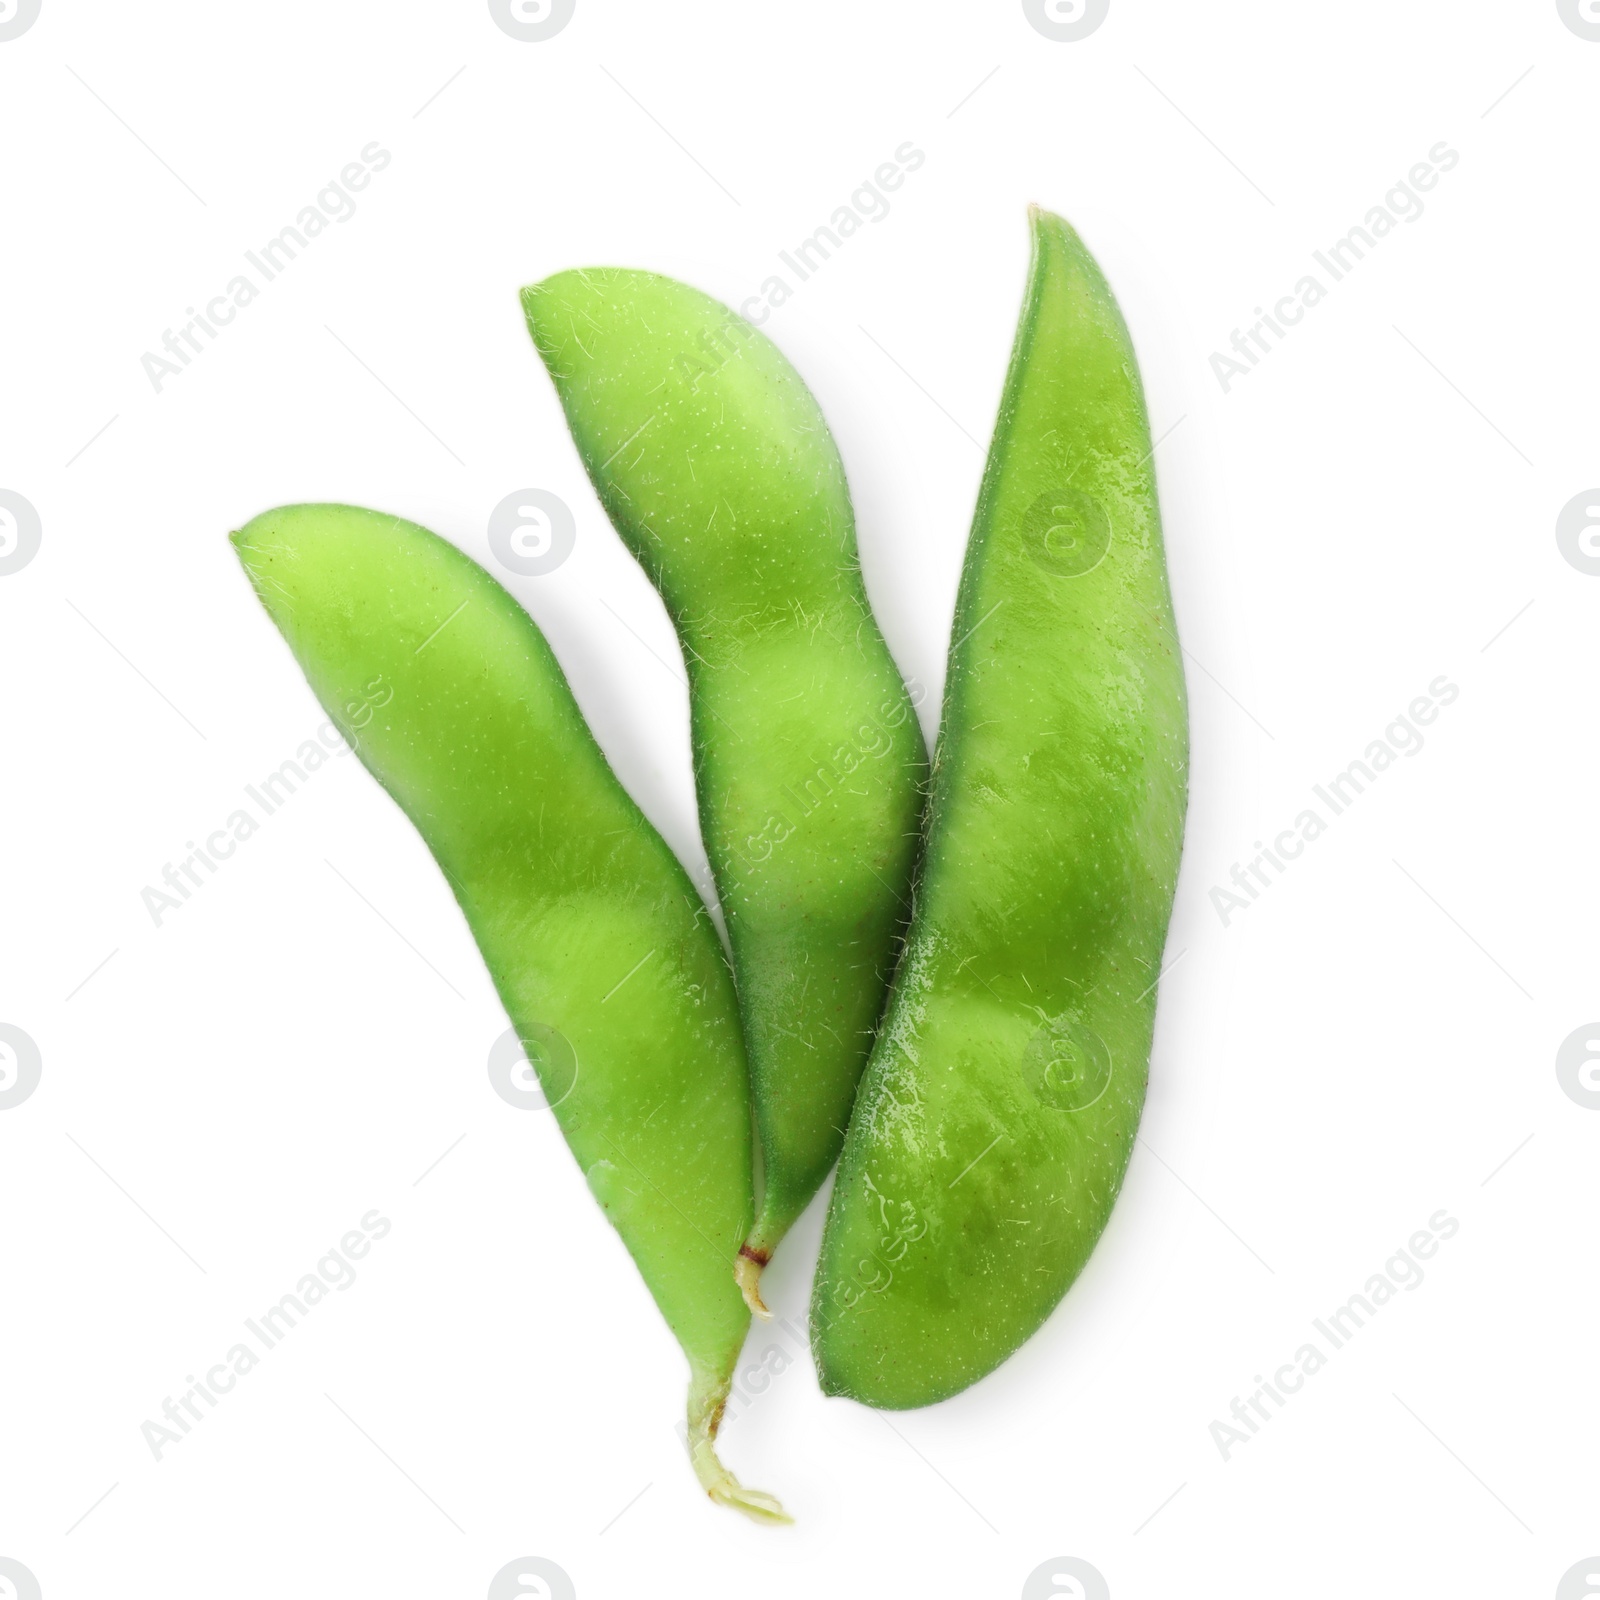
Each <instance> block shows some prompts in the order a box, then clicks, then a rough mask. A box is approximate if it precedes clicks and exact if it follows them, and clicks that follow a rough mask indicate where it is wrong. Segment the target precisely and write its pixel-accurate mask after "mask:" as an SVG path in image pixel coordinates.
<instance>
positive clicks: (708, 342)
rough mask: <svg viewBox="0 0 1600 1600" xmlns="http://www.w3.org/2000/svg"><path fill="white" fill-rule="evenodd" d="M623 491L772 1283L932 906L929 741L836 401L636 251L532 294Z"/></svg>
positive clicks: (573, 413)
mask: <svg viewBox="0 0 1600 1600" xmlns="http://www.w3.org/2000/svg"><path fill="white" fill-rule="evenodd" d="M522 300H523V307H524V309H525V311H526V313H527V318H528V327H529V329H530V331H531V333H532V335H533V339H534V343H535V344H536V346H537V347H538V350H539V354H540V355H541V357H543V359H544V362H545V365H546V366H547V367H548V368H549V371H550V375H551V377H552V378H553V379H554V380H555V386H556V391H557V393H558V395H559V396H560V399H561V404H562V406H563V407H564V408H565V411H566V416H567V422H568V424H569V426H570V427H571V429H572V435H573V438H574V440H575V441H576V443H577V446H578V451H579V454H580V455H581V456H582V458H583V462H584V465H585V467H586V468H587V469H588V472H589V476H590V478H591V480H592V481H593V483H594V486H595V488H596V490H597V491H598V493H599V496H600V499H601V501H602V503H603V504H604V506H605V508H606V511H607V512H608V513H609V515H610V517H611V520H612V522H613V523H614V524H615V525H616V528H617V530H618V532H619V533H620V534H621V536H622V538H623V540H624V542H625V543H626V544H627V546H628V548H629V549H630V550H631V551H632V552H633V554H634V556H635V557H636V558H637V559H638V561H639V562H640V564H641V565H642V566H643V567H644V570H645V572H646V573H647V574H648V575H649V577H650V580H651V581H652V582H653V583H654V584H655V586H656V588H657V589H658V590H659V591H660V592H661V597H662V599H663V600H664V601H665V603H666V607H667V611H668V612H669V614H670V615H671V617H672V620H673V623H674V625H675V626H676V627H677V630H678V635H679V638H680V640H681V641H682V644H683V652H684V658H685V661H686V663H687V666H688V675H689V694H690V712H691V717H692V738H693V744H694V765H695V779H696V783H697V786H698V790H699V796H700V819H701V826H702V830H703V832H704V836H705V843H706V853H707V855H708V856H709V858H710V861H711V867H712V871H713V873H714V874H715V877H716V882H717V892H718V894H719V896H720V898H721V902H722V909H723V913H724V915H725V917H726V919H727V925H728V938H729V943H730V945H731V947H732V950H733V965H734V973H735V977H736V979H737V982H738V987H739V1001H740V1007H741V1012H742V1015H743V1019H744V1028H745V1038H746V1042H747V1046H748V1051H749V1058H750V1070H751V1081H752V1086H753V1090H754V1098H755V1108H756V1121H757V1126H758V1128H759V1131H760V1135H761V1150H762V1156H763V1161H764V1184H763V1190H762V1201H761V1208H760V1214H759V1216H758V1218H757V1221H756V1225H755V1228H754V1229H753V1231H752V1232H751V1234H750V1237H749V1238H748V1239H747V1240H746V1241H745V1243H744V1246H743V1249H742V1251H741V1255H740V1286H741V1288H743V1289H744V1291H745V1294H746V1298H747V1299H748V1300H749V1301H750V1304H751V1306H752V1308H753V1309H755V1310H756V1311H758V1312H761V1313H762V1314H765V1310H766V1308H765V1307H764V1306H763V1305H762V1304H761V1299H760V1293H759V1289H758V1287H757V1283H758V1279H759V1275H760V1270H761V1267H762V1265H764V1264H765V1262H766V1260H767V1259H768V1257H769V1256H770V1254H771V1252H772V1250H773V1247H774V1246H775V1245H776V1244H777V1242H778V1241H779V1239H781V1238H782V1237H783V1235H784V1233H785V1232H786V1231H787V1229H788V1228H789V1225H790V1224H791V1223H792V1222H793V1221H794V1219H795V1218H796V1217H797V1216H798V1215H799V1214H800V1212H801V1211H802V1210H803V1209H804V1207H805V1205H806V1203H807V1201H809V1200H810V1199H811V1197H812V1195H814V1194H815V1193H816V1191H817V1188H818V1186H819V1185H820V1184H821V1182H822V1180H823V1178H825V1177H826V1176H827V1173H828V1169H829V1168H830V1167H831V1166H832V1165H833V1163H834V1160H835V1158H836V1157H837V1156H838V1153H839V1147H840V1144H841V1143H842V1142H843V1139H844V1128H845V1123H846V1121H847V1119H848V1117H849V1115H850V1106H851V1102H852V1100H853V1097H854V1095H855V1089H856V1083H857V1081H858V1079H859V1078H860V1075H861V1070H862V1067H863V1066H864V1065H865V1062H866V1058H867V1053H868V1050H869V1048H870V1046H871V1039H872V1030H873V1028H874V1027H875V1025H876V1024H877V1022H878V1019H879V1016H880V1015H881V1012H882V1009H883V1002H884V996H885V992H886V989H887V986H888V979H889V974H890V971H891V969H892V966H893V959H894V947H895V943H896V940H897V937H898V935H899V934H900V932H901V931H902V930H903V925H904V920H905V916H906V912H907V910H908V909H909V899H908V894H909V888H910V881H911V875H912V871H913V867H914V863H915V856H916V849H917V835H918V826H919V819H920V814H921V808H922V784H923V781H924V779H925V777H926V763H927V757H926V753H925V751H924V748H923V743H922V734H921V730H920V729H919V727H918V725H917V720H916V715H915V712H914V710H913V707H912V702H911V699H910V696H909V695H908V694H907V691H906V687H905V685H904V683H903V682H902V680H901V677H900V673H899V671H898V669H897V668H896V666H895V664H894V660H893V658H892V657H891V656H890V654H889V650H888V647H887V645H885V643H884V640H883V636H882V634H881V633H880V632H879V631H878V625H877V623H876V621H875V620H874V618H873V615H872V609H871V606H870V605H869V604H868V601H867V594H866V589H865V587H864V586H863V583H862V578H861V566H860V560H859V557H858V555H857V551H856V539H855V520H854V516H853V513H852V511H851V506H850V495H849V490H848V488H847V486H846V483H845V477H844V466H843V463H842V462H841V461H840V459H839V452H838V449H837V448H836V446H835V445H834V442H833V437H832V435H831V434H830V433H829V432H828V426H827V423H826V422H825V421H824V420H823V417H822V413H821V411H820V409H819V408H818V406H817V402H816V400H815V398H814V397H813V396H812V394H811V392H810V390H809V389H807V388H806V386H805V384H804V382H803V381H802V380H801V378H800V375H799V373H797V372H796V371H795V369H794V368H793V367H792V366H791V365H790V364H789V362H788V361H787V360H785V358H784V356H783V354H782V353H781V352H780V351H779V350H778V348H777V346H776V345H774V344H773V343H772V341H771V340H770V339H768V338H766V336H765V335H763V334H761V333H758V332H757V331H756V330H755V329H754V328H753V327H751V326H750V324H749V323H747V322H745V321H744V320H743V319H742V318H740V317H737V316H735V315H734V313H733V312H732V311H730V310H729V309H728V308H727V307H726V306H724V305H722V304H720V303H719V302H718V301H716V300H713V299H712V298H711V297H710V296H709V295H705V294H702V293H701V292H700V291H699V290H697V289H691V288H689V287H688V286H687V285H686V284H682V283H677V282H675V281H674V280H672V279H671V278H664V277H659V276H657V275H656V274H654V273H648V272H632V271H625V270H621V269H612V268H606V269H597V270H591V271H583V272H561V273H557V274H556V275H555V276H554V277H552V278H547V279H546V280H545V281H544V282H543V283H540V284H537V285H535V286H534V287H533V288H530V289H524V290H523V293H522Z"/></svg>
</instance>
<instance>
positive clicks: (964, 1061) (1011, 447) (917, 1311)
mask: <svg viewBox="0 0 1600 1600" xmlns="http://www.w3.org/2000/svg"><path fill="white" fill-rule="evenodd" d="M1032 221H1033V262H1032V267H1031V271H1030V275H1029V280H1028V287H1027V293H1026V298H1025V302H1024V305H1023V310H1022V318H1021V324H1020V327H1019V329H1018V332H1017V339H1016V344H1015V347H1014V349H1013V352H1012V357H1011V365H1010V369H1009V371H1008V373H1007V376H1006V383H1005V391H1004V397H1003V399H1002V402H1001V407H1000V415H999V420H998V422H997V424H996V427H995V434H994V440H993V443H992V445H991V447H990V452H989V460H988V466H987V468H986V470H985V474H984V479H983V485H982V489H981V491H980V494H979V499H978V507H977V512H976V516H975V520H974V523H973V528H972V535H971V541H970V543H969V546H968V550H967V558H966V565H965V568H964V571H963V574H962V581H961V590H960V597H959V599H958V602H957V606H956V615H955V624H954V629H953V635H952V637H953V639H954V641H955V642H954V644H953V645H952V647H951V651H950V664H949V678H948V683H947V687H946V691H945V702H944V710H943V722H942V726H941V729H940V735H939V746H938V750H937V753H936V755H935V760H934V774H933V789H932V796H931V799H930V803H929V812H928V819H927V842H926V851H925V856H924V859H923V864H922V868H921V877H920V882H919V886H918V892H917V904H916V912H915V915H914V917H913V919H912V924H911V928H910V931H909V933H908V935H907V947H906V951H905V955H904V957H903V958H902V960H901V963H900V967H899V970H898V972H897V973H896V976H895V981H894V988H893V992H892V994H891V997H890V1002H889V1009H888V1013H887V1015H886V1018H885V1021H884V1025H883V1028H882V1030H881V1031H880V1033H879V1036H878V1039H877V1042H876V1044H875V1046H874V1049H873V1054H872V1060H871V1062H870V1064H869V1065H868V1068H867V1072H866V1076H865V1077H864V1079H863V1080H862V1085H861V1091H860V1094H859V1096H858V1098H857V1101H856V1106H855V1112H854V1115H853V1118H852V1120H851V1124H850V1130H849V1137H848V1139H847V1141H846V1143H845V1149H844V1154H843V1157H842V1159H841V1162H840V1168H839V1176H838V1178H837V1180H836V1183H835V1187H834V1192H833V1196H832V1200H831V1204H830V1209H829V1215H828V1222H827V1228H826V1232H825V1234H824V1239H823V1247H822V1256H821V1261H820V1263H819V1266H818V1270H817V1278H816V1284H815V1294H814V1302H813V1308H812V1339H813V1345H814V1349H815V1353H816V1358H817V1364H818V1370H819V1373H820V1376H821V1380H822V1385H823V1387H824V1389H825V1390H826V1391H827V1392H828V1393H830V1394H840V1395H848V1396H850V1397H852V1398H854V1399H857V1400H862V1401H865V1402H866V1403H868V1404H870V1405H874V1406H881V1407H895V1408H899V1407H909V1406H919V1405H927V1404H929V1403H930V1402H932V1401H936V1400H941V1399H944V1398H945V1397H947V1396H949V1395H952V1394H955V1393H957V1392H958V1391H960V1390H961V1389H963V1388H965V1387H966V1386H967V1385H968V1384H971V1383H973V1382H975V1381H976V1380H977V1379H979V1378H981V1377H983V1376H984V1374H985V1373H988V1372H990V1371H992V1370H993V1369H994V1368H995V1367H997V1366H998V1365H999V1364H1000V1363H1001V1362H1002V1361H1004V1360H1005V1358H1006V1357H1007V1356H1008V1355H1010V1354H1011V1353H1012V1352H1013V1351H1014V1350H1016V1349H1017V1347H1018V1346H1019V1345H1021V1344H1022V1342H1023V1341H1024V1340H1025V1339H1027V1338H1028V1337H1029V1335H1030V1334H1032V1333H1033V1332H1034V1331H1035V1330H1036V1329H1037V1328H1038V1327H1039V1325H1040V1324H1041V1323H1042V1322H1043V1321H1044V1320H1045V1318H1046V1317H1047V1316H1049V1314H1050V1312H1051V1310H1052V1309H1053V1308H1054V1307H1055V1305H1056V1303H1057V1302H1058V1301H1059V1300H1060V1299H1061V1296H1062V1295H1063V1294H1064V1293H1065V1292H1066V1290H1067V1288H1068V1286H1069V1285H1070V1284H1071V1283H1072V1281H1073V1279H1074V1278H1075V1277H1076V1276H1077V1275H1078V1273H1079V1271H1080V1270H1081V1269H1082V1267H1083V1265H1084V1263H1085V1261H1086V1260H1087V1259H1088V1257H1089V1254H1090V1252H1091V1251H1092V1250H1093V1248H1094V1245H1095V1242H1096V1241H1097V1240H1098V1238H1099V1237H1100V1233H1101V1230H1102V1229H1103V1228H1104V1227H1105V1224H1106V1220H1107V1218H1108V1217H1109V1216H1110V1213H1111V1207H1112V1204H1113V1202H1114V1201H1115V1199H1116V1196H1117V1192H1118V1190H1119V1188H1120V1187H1121V1184H1122V1178H1123V1174H1124V1172H1125V1171H1126V1169H1127V1164H1128V1159H1129V1156H1130V1154H1131V1153H1132V1149H1133V1140H1134V1135H1135V1133H1136V1131H1137V1129H1138V1124H1139V1115H1140V1111H1141V1108H1142V1106H1143V1103H1144V1093H1145V1082H1146V1077H1147V1074H1148V1070H1149V1055H1150V1041H1151V1033H1152V1029H1153V1026H1154V1015H1155V1005H1156V980H1157V976H1158V973H1159V970H1160V961H1161V952H1162V947H1163V944H1164V943H1165V939H1166V933H1167V923H1168V918H1169V916H1170V914H1171V908H1172V898H1173V892H1174V887H1175V883H1176V878H1177V871H1178V859H1179V853H1180V848H1181V843H1182V832H1183V817H1184V806H1185V795H1186V783H1187V765H1188V735H1187V712H1186V703H1185V696H1184V683H1183V669H1182V663H1181V660H1180V657H1179V650H1178V642H1177V637H1176V634H1175V633H1174V630H1173V619H1172V608H1171V602H1170V598H1169V595H1168V590H1167V577H1166V569H1165V561H1164V556H1163V551H1162V540H1161V525H1160V518H1159V514H1158V511H1157V507H1156V489H1155V471H1154V467H1153V464H1152V461H1151V443H1150V430H1149V424H1148V421H1147V418H1146V415H1145V405H1144V395H1143V390H1142V388H1141V385H1140V382H1139V375H1138V368H1137V365H1136V363H1135V359H1134V352H1133V345H1132V342H1131V340H1130V339H1129V336H1128V330H1127V328H1126V326H1125V325H1124V323H1123V320H1122V316H1121V313H1120V312H1119V311H1118V309H1117V304H1116V301H1115V300H1114V299H1113V298H1112V294H1111V291H1110V289H1109V288H1108V287H1107V285H1106V281H1105V279H1104V278H1103V277H1102V276H1101V273H1100V270H1099V268H1098V267H1097V266H1096V264H1095V262H1094V260H1093V258H1092V257H1091V256H1090V255H1089V252H1088V251H1087V250H1086V249H1085V248H1084V246H1083V243H1082V241H1081V240H1080V239H1079V238H1078V236H1077V234H1076V233H1074V232H1073V230H1072V229H1071V228H1070V227H1069V226H1068V225H1067V224H1066V223H1065V222H1064V221H1062V220H1061V218H1059V217H1054V216H1050V215H1048V214H1044V213H1039V212H1037V211H1036V212H1035V213H1034V214H1033V219H1032Z"/></svg>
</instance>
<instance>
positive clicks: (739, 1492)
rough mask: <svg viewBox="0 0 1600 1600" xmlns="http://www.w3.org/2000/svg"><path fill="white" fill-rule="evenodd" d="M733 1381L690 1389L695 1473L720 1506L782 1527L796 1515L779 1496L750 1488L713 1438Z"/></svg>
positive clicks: (690, 1436)
mask: <svg viewBox="0 0 1600 1600" xmlns="http://www.w3.org/2000/svg"><path fill="white" fill-rule="evenodd" d="M729 1387H730V1384H729V1381H728V1380H727V1379H721V1380H715V1379H714V1380H711V1382H710V1383H709V1384H707V1385H705V1386H704V1387H702V1385H701V1384H699V1383H695V1384H691V1386H690V1389H689V1459H690V1461H691V1462H692V1463H693V1464H694V1475H695V1477H697V1478H698V1479H699V1480H700V1487H701V1488H702V1489H704V1490H705V1492H706V1493H707V1495H709V1496H710V1498H711V1499H712V1500H714V1501H716V1503H717V1504H718V1505H719V1506H730V1507H732V1508H733V1510H735V1511H742V1512H743V1513H744V1514H745V1515H746V1516H747V1517H749V1518H750V1519H751V1520H752V1521H754V1522H763V1523H766V1524H767V1525H768V1526H769V1527H781V1526H783V1525H785V1524H787V1523H792V1522H793V1521H794V1518H793V1517H791V1516H790V1515H789V1513H788V1512H787V1511H785V1510H784V1509H783V1505H782V1503H781V1502H780V1501H779V1500H778V1499H777V1497H776V1496H775V1495H770V1494H767V1493H765V1492H764V1491H762V1490H760V1489H747V1488H745V1486H744V1485H743V1484H742V1483H740V1482H739V1480H738V1479H737V1478H736V1477H734V1475H733V1474H732V1473H731V1472H729V1471H728V1469H727V1468H726V1467H725V1466H723V1464H722V1462H721V1461H720V1460H719V1459H718V1456H717V1452H716V1448H715V1446H714V1444H713V1441H714V1440H715V1439H716V1437H717V1428H718V1425H719V1424H720V1423H721V1421H722V1408H723V1406H724V1405H726V1404H727V1399H728V1391H729Z"/></svg>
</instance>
